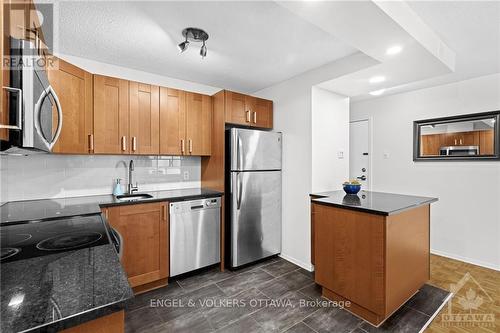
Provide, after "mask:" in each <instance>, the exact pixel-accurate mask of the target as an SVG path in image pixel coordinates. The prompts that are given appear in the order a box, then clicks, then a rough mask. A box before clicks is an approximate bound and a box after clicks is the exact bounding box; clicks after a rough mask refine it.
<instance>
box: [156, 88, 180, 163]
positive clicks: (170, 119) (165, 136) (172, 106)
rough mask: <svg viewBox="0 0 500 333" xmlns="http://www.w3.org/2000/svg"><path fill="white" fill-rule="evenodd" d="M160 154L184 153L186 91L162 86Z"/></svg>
mask: <svg viewBox="0 0 500 333" xmlns="http://www.w3.org/2000/svg"><path fill="white" fill-rule="evenodd" d="M160 129H161V130H160V154H168V155H182V154H183V153H184V152H185V147H186V146H185V145H186V142H185V140H186V139H185V137H186V92H185V91H182V90H177V89H171V88H164V87H160Z"/></svg>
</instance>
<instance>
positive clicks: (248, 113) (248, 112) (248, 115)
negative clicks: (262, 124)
mask: <svg viewBox="0 0 500 333" xmlns="http://www.w3.org/2000/svg"><path fill="white" fill-rule="evenodd" d="M246 113H247V123H249V122H251V120H250V117H251V115H250V110H247V111H246Z"/></svg>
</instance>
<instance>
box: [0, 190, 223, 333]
mask: <svg viewBox="0 0 500 333" xmlns="http://www.w3.org/2000/svg"><path fill="white" fill-rule="evenodd" d="M141 193H146V192H141ZM147 193H148V194H151V195H152V196H153V197H152V198H149V199H144V200H138V201H118V200H116V199H115V197H114V196H113V195H97V196H87V197H75V198H64V199H45V200H30V201H14V202H7V203H5V204H3V205H1V206H0V218H1V219H0V221H1V224H0V225H2V227H5V228H6V229H5V230H3V231H4V232H3V233H2V237H4V236H5V237H9V234H8V233H6V232H5V231H6V230H7V228H11V227H14V226H16V225H20V224H23V225H25V224H26V223H27V221H31V222H30V223H35V224H36V223H38V221H41V220H47V222H40V223H49V222H48V220H51V221H53V222H54V221H62V220H64V218H65V217H74V216H91V215H94V214H99V216H101V208H102V207H109V206H117V205H131V204H141V203H148V202H158V201H170V202H172V201H182V200H191V199H197V198H207V197H217V196H221V195H222V194H223V193H222V192H217V191H212V190H208V189H183V190H173V191H157V192H147ZM57 223H61V222H57ZM103 223H104V226H105V227H106V228H108V225H107V223H106V222H105V220H104V221H103ZM0 268H1V279H0V290H1V308H0V316H1V318H2V320H1V323H0V331H1V332H20V331H29V332H57V331H59V330H62V329H65V328H68V327H72V326H76V325H79V324H81V323H83V322H86V321H89V320H92V319H95V318H98V317H102V316H105V315H107V314H110V313H112V312H116V311H119V310H121V309H123V308H124V306H125V303H126V301H127V300H128V299H130V298H132V297H133V292H132V289H131V288H130V285H129V283H128V280H127V275H126V273H125V272H124V270H123V267H122V265H121V263H120V260H119V258H118V255H117V253H116V251H115V249H114V247H113V245H112V244H111V243H108V244H104V245H98V246H94V247H89V248H84V249H79V250H72V251H66V252H58V253H54V254H50V255H44V256H37V257H31V258H26V259H21V260H15V261H8V262H3V263H2V264H1V265H0Z"/></svg>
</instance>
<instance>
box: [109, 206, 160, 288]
mask: <svg viewBox="0 0 500 333" xmlns="http://www.w3.org/2000/svg"><path fill="white" fill-rule="evenodd" d="M167 206H168V203H147V204H137V205H125V206H117V207H110V208H106V210H107V213H106V216H107V217H108V220H109V223H110V224H111V226H112V227H113V228H115V229H116V230H118V232H119V233H120V234H121V235H122V237H123V243H124V249H123V257H122V264H123V267H124V269H125V271H126V273H127V276H128V280H129V283H130V285H131V286H132V287H137V286H140V285H144V284H147V283H151V282H155V281H158V280H161V279H165V278H167V277H168V274H169V264H168V248H169V241H168V237H169V236H168V232H169V230H168V223H169V222H168V207H167Z"/></svg>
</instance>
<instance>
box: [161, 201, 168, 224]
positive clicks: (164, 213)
mask: <svg viewBox="0 0 500 333" xmlns="http://www.w3.org/2000/svg"><path fill="white" fill-rule="evenodd" d="M162 208H163V209H162V210H163V221H166V220H167V205H166V204H164V205H163V207H162Z"/></svg>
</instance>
